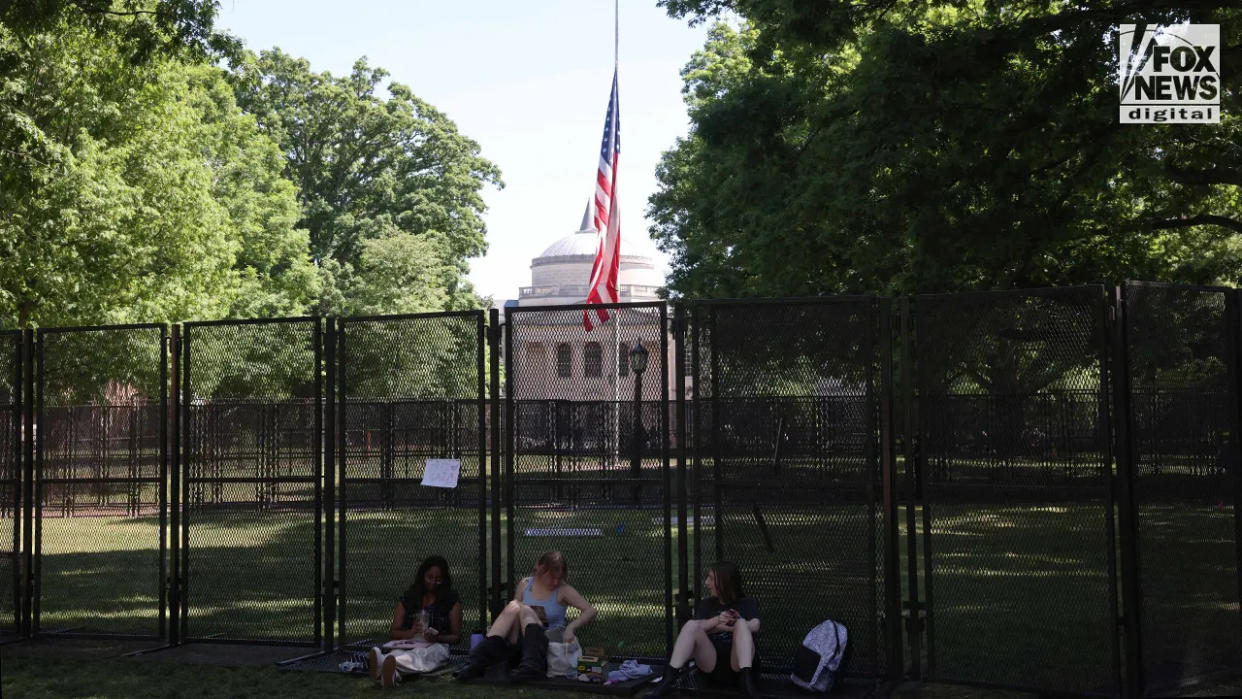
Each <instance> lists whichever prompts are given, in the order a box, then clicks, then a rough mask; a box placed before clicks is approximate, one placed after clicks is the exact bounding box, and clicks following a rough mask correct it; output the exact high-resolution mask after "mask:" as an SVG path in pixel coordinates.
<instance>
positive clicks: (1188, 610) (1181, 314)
mask: <svg viewBox="0 0 1242 699" xmlns="http://www.w3.org/2000/svg"><path fill="white" fill-rule="evenodd" d="M1234 293H1235V292H1233V291H1231V290H1225V289H1207V288H1194V287H1180V286H1165V285H1154V284H1137V283H1132V284H1128V285H1126V287H1125V289H1124V297H1123V298H1124V303H1125V322H1126V328H1125V329H1126V336H1127V346H1128V359H1129V362H1128V367H1127V370H1128V374H1129V380H1130V402H1131V415H1132V423H1131V428H1130V433H1131V435H1132V437H1131V444H1132V449H1133V457H1132V458H1133V460H1134V465H1135V468H1134V471H1133V483H1134V489H1133V491H1134V498H1135V516H1136V519H1137V530H1138V531H1137V541H1138V570H1139V579H1138V580H1139V586H1140V593H1139V599H1140V600H1141V605H1142V620H1141V624H1140V627H1141V629H1142V635H1141V643H1142V656H1143V657H1142V668H1143V672H1144V684H1145V687H1146V690H1147V692H1148V693H1150V694H1160V693H1162V692H1164V691H1167V690H1170V689H1173V688H1176V687H1177V686H1178V685H1181V684H1185V683H1187V682H1191V681H1193V680H1195V679H1199V678H1202V677H1204V676H1207V675H1211V674H1214V673H1218V672H1221V671H1227V670H1230V669H1233V668H1236V666H1237V663H1238V659H1239V658H1242V618H1240V617H1239V606H1238V598H1239V578H1238V555H1239V554H1238V541H1237V528H1236V527H1237V509H1236V502H1237V501H1236V498H1237V492H1238V491H1237V488H1238V445H1237V437H1238V435H1237V430H1238V413H1237V409H1238V406H1237V393H1236V390H1237V384H1236V381H1237V377H1238V373H1237V372H1238V346H1237V344H1236V342H1237V340H1236V333H1237V331H1238V328H1237V323H1238V316H1237V313H1236V309H1235V308H1234V307H1233V299H1232V298H1231V297H1232V295H1233V294H1234Z"/></svg>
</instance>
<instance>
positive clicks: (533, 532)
mask: <svg viewBox="0 0 1242 699" xmlns="http://www.w3.org/2000/svg"><path fill="white" fill-rule="evenodd" d="M523 533H524V534H525V535H526V536H603V535H604V532H603V530H602V529H597V528H595V527H559V528H558V527H539V528H530V529H526V530H525V531H524V532H523Z"/></svg>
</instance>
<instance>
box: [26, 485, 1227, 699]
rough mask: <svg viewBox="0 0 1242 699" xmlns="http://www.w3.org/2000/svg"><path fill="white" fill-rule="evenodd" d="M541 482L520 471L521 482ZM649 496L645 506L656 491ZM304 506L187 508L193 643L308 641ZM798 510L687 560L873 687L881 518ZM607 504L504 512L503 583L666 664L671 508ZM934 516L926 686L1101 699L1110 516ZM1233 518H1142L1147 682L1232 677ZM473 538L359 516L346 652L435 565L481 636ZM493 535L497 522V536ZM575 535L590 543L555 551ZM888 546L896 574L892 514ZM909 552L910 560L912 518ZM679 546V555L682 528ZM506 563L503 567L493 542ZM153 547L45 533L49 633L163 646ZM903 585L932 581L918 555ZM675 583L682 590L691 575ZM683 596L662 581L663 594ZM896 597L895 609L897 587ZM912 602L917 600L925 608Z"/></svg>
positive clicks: (1040, 509) (399, 518) (834, 507)
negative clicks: (448, 576)
mask: <svg viewBox="0 0 1242 699" xmlns="http://www.w3.org/2000/svg"><path fill="white" fill-rule="evenodd" d="M541 463H543V464H544V465H543V468H547V462H546V461H545V462H541ZM646 466H648V467H654V466H655V463H654V462H648V463H647V464H646ZM538 468H540V467H539V466H538V465H537V463H536V462H535V461H532V462H531V463H529V464H524V467H523V473H527V474H529V473H531V472H532V471H531V470H532V469H538ZM229 487H231V488H249V489H253V488H254V486H253V484H245V485H230V486H229ZM617 487H628V486H617ZM645 487H650V488H654V489H655V492H657V493H658V488H659V486H658V485H654V486H645ZM531 492H536V491H531ZM581 492H582V493H589V492H590V489H589V488H587V487H585V486H584V489H583V490H582V491H581ZM225 494H226V495H228V493H225ZM242 494H243V493H242V492H241V490H238V491H237V493H234V495H236V496H237V497H238V498H240V496H241V495H242ZM648 494H649V495H650V493H648ZM310 495H311V490H310V489H309V486H305V485H303V486H293V487H289V488H286V489H284V490H283V491H282V493H281V498H280V499H279V500H278V502H277V505H276V506H274V507H272V508H270V509H267V510H259V509H257V508H256V507H255V506H249V507H246V508H245V509H241V506H236V507H231V508H228V509H222V508H210V507H204V508H195V507H191V508H188V511H187V516H188V518H189V521H190V522H191V531H190V537H189V543H190V549H189V553H188V557H187V558H188V563H189V572H190V580H189V583H188V590H187V591H188V600H187V607H188V610H189V619H188V622H187V630H188V632H189V634H190V636H192V637H203V636H207V637H233V638H259V639H293V640H303V641H310V640H311V639H313V637H314V633H315V627H314V602H315V594H316V590H315V588H314V569H315V568H314V566H315V560H314V550H313V538H314V519H313V512H312V511H311V510H309V509H305V508H303V509H296V508H291V507H289V506H287V505H288V503H291V502H298V501H302V502H305V501H306V500H307V498H309V497H310ZM795 496H798V497H795ZM804 496H805V494H804V493H803V494H798V493H793V492H791V493H790V497H789V498H788V499H782V497H781V496H780V495H779V494H772V493H768V494H764V495H754V494H751V493H748V492H732V491H731V492H730V493H727V494H726V496H725V497H724V499H723V503H722V504H723V509H722V510H721V511H720V512H719V513H717V512H716V511H715V510H714V508H713V507H711V506H710V505H708V504H706V503H705V506H704V508H703V510H702V511H701V512H700V513H699V514H700V517H701V529H700V535H701V536H700V538H699V539H698V540H696V539H695V538H694V537H693V536H692V537H691V538H690V540H689V541H688V542H687V544H688V548H689V549H690V560H691V562H693V561H694V559H695V548H694V547H695V544H696V543H698V544H700V545H701V546H702V550H701V551H699V552H698V553H699V554H700V557H701V559H702V561H703V562H704V563H707V562H710V561H712V560H713V559H714V558H715V557H716V541H717V538H718V537H719V538H720V540H721V543H722V544H723V547H722V548H723V553H724V555H725V557H727V558H730V559H733V560H736V561H738V562H740V563H742V565H743V570H744V572H745V573H746V583H747V592H748V593H749V595H750V596H752V597H754V598H756V599H757V600H758V601H759V605H760V610H761V617H762V619H763V631H762V633H761V636H760V648H761V650H762V652H763V654H764V656H765V658H766V659H767V660H769V662H773V663H782V662H787V661H788V659H789V658H791V657H792V652H793V650H794V648H795V647H796V645H797V644H798V642H799V641H800V640H801V637H802V635H803V634H804V633H805V632H806V630H807V629H809V628H810V627H811V626H812V625H814V624H815V623H817V622H818V621H820V620H822V619H823V618H827V617H832V618H836V619H840V620H843V621H844V622H845V623H846V624H847V625H848V626H849V628H850V629H851V633H852V641H853V643H854V653H855V665H854V668H855V669H856V670H861V671H876V670H881V669H883V659H884V657H885V652H886V648H885V646H884V643H885V639H884V638H883V635H882V630H883V628H884V619H883V617H882V616H881V613H882V610H883V607H882V601H883V594H884V587H883V573H884V571H883V566H882V559H876V562H875V565H874V566H873V565H872V563H871V561H872V549H873V547H874V548H875V550H877V551H881V552H882V551H883V546H884V540H883V530H882V526H881V524H882V523H881V522H880V520H879V519H878V513H873V512H872V511H871V510H870V508H868V507H867V506H866V505H864V504H849V503H848V502H826V503H824V504H820V505H817V506H815V505H810V504H807V498H806V497H804ZM225 499H228V498H225ZM657 500H658V499H657ZM282 502H283V503H285V505H283V506H282V505H281V504H280V503H282ZM528 502H533V500H532V501H528ZM600 502H601V501H600V500H598V499H593V498H591V497H582V498H580V499H579V500H577V501H575V502H574V503H573V504H572V506H571V505H568V504H562V505H560V506H557V505H556V504H555V500H554V499H553V498H548V499H547V500H546V501H544V502H542V503H541V504H539V505H538V506H532V507H519V508H517V509H516V511H515V515H514V516H515V520H514V530H515V533H516V538H515V540H514V542H513V548H514V552H515V553H514V564H515V566H514V567H515V572H516V574H517V576H519V577H521V576H522V575H525V574H527V572H528V571H529V568H530V566H531V564H532V563H533V561H534V559H535V557H536V556H537V555H538V553H539V552H541V551H543V550H545V549H548V548H559V549H561V550H562V551H564V552H565V554H566V557H567V560H568V562H569V566H570V575H569V578H568V579H569V581H570V582H571V583H572V584H574V585H575V586H576V587H577V588H578V589H579V590H580V591H581V592H582V593H583V594H584V595H585V596H586V597H587V598H588V599H589V600H591V601H592V602H593V603H594V604H595V605H596V607H597V608H598V609H599V612H600V615H599V617H598V618H597V620H596V621H595V622H594V623H592V624H591V625H589V626H588V627H586V628H585V629H584V630H583V631H582V632H581V634H580V635H581V637H582V640H583V642H584V644H585V645H591V646H601V647H603V648H604V649H605V650H606V652H608V653H609V654H613V655H618V656H661V655H663V654H664V652H665V647H664V634H665V619H666V609H665V606H664V589H665V570H664V558H663V557H664V552H663V545H664V541H663V523H662V520H661V517H662V515H663V510H662V508H661V507H660V506H658V505H651V506H644V507H616V506H615V498H614V503H613V504H614V506H612V507H606V506H602V505H601V504H600ZM756 503H759V504H758V505H756ZM796 503H802V504H796ZM757 510H758V511H760V515H759V516H758V517H757V516H756V511H757ZM673 512H674V514H675V513H676V508H674V509H673ZM930 514H931V535H932V536H931V547H932V553H933V556H932V572H933V574H934V580H933V592H934V598H933V602H932V606H931V609H930V612H931V614H932V615H933V621H934V632H935V636H934V641H935V646H934V657H930V656H926V653H927V650H928V649H927V648H926V646H925V647H924V649H923V651H924V654H925V657H924V658H923V662H924V667H925V668H926V667H927V662H928V661H929V660H930V661H934V670H935V673H936V676H937V677H940V678H946V679H949V678H951V679H963V680H972V681H984V682H994V683H998V684H1008V685H1026V686H1041V687H1049V688H1056V689H1084V690H1095V689H1107V688H1108V687H1109V686H1110V682H1111V666H1110V663H1111V653H1112V649H1111V646H1110V637H1109V629H1110V623H1111V619H1110V609H1109V606H1108V605H1109V592H1108V590H1109V588H1108V570H1107V546H1108V541H1107V539H1106V537H1105V532H1104V522H1105V513H1104V509H1103V506H1102V504H1100V503H1093V502H1087V501H1080V502H1056V503H1023V504H1020V505H1019V504H1003V503H997V502H995V501H992V502H984V501H979V502H974V503H969V502H967V503H954V504H937V505H933V506H932V508H931V510H930ZM1232 516H1233V512H1232V510H1231V509H1229V508H1227V507H1221V506H1218V505H1216V504H1206V503H1181V504H1174V503H1167V504H1152V505H1147V506H1144V509H1143V510H1142V511H1141V512H1140V519H1141V522H1142V537H1141V540H1140V541H1141V555H1142V561H1143V564H1144V568H1143V571H1144V578H1143V585H1144V588H1143V595H1144V603H1145V610H1146V614H1145V618H1144V623H1145V625H1146V630H1147V632H1148V639H1150V640H1149V642H1148V643H1147V644H1146V646H1145V650H1146V654H1145V661H1146V663H1147V666H1148V668H1149V669H1148V674H1149V677H1153V678H1156V679H1159V680H1160V681H1161V682H1166V683H1167V682H1171V683H1174V684H1175V683H1176V682H1178V681H1180V680H1182V679H1185V678H1189V677H1194V676H1196V675H1197V674H1201V673H1202V672H1207V671H1211V670H1212V669H1213V668H1216V667H1220V666H1223V665H1228V664H1230V663H1236V658H1238V657H1242V650H1240V649H1239V641H1240V639H1239V634H1238V633H1237V623H1236V622H1237V618H1238V604H1237V599H1236V589H1237V588H1236V575H1237V572H1236V571H1235V570H1234V569H1233V568H1232V567H1230V565H1229V564H1230V561H1232V556H1233V555H1234V554H1233V551H1234V549H1233V546H1234V544H1233V534H1232V532H1233V529H1232V527H1233V523H1232ZM759 517H762V520H763V522H762V525H761V524H760V521H759ZM477 518H478V512H477V509H475V508H474V507H471V506H469V504H468V503H467V504H461V503H459V504H452V503H445V502H432V501H429V502H428V503H427V504H426V505H424V506H421V507H408V506H398V507H395V508H393V509H383V508H380V507H375V506H359V507H355V508H354V509H352V510H351V511H350V512H349V513H348V530H347V551H348V557H347V558H346V559H345V561H344V564H343V573H344V592H345V595H346V607H345V610H344V613H345V619H346V623H345V633H344V639H345V640H347V641H354V640H360V639H367V638H372V639H374V638H382V637H383V636H385V635H386V630H387V628H388V624H389V622H390V621H391V618H392V612H393V608H394V606H395V601H396V598H397V597H398V596H399V595H400V594H401V592H402V591H403V590H404V588H405V587H406V586H407V585H408V584H409V583H410V581H411V577H412V576H413V573H414V569H415V567H416V566H417V564H418V562H419V560H421V558H422V557H423V556H425V555H427V554H429V553H441V554H444V555H445V556H447V557H448V558H449V560H450V562H451V564H452V566H453V573H454V577H455V579H456V582H457V588H458V591H459V592H460V593H461V595H462V599H463V604H464V606H465V612H466V614H465V626H466V628H465V630H466V631H470V630H472V629H473V628H476V627H477V625H478V617H479V611H478V609H479V594H480V593H479V591H478V584H477V574H478V571H479V570H480V566H481V565H482V562H480V561H479V560H478V530H477V522H478V519H477ZM717 520H718V522H717ZM507 524H508V522H507V519H506V520H505V521H504V522H502V527H501V531H502V536H504V537H507V535H508V534H507V533H508V526H507ZM574 529H580V530H598V534H596V533H595V532H594V531H591V532H589V534H582V533H579V534H573V535H569V534H565V533H562V534H560V535H557V534H556V533H555V531H556V530H562V531H564V530H574ZM528 530H530V531H528ZM537 530H544V532H543V533H540V532H538V531H537ZM548 530H552V531H553V534H552V535H549V534H548V533H547V531H548ZM901 531H902V535H903V539H902V542H901V560H902V565H903V566H905V565H908V563H909V562H908V561H906V560H905V554H906V548H905V545H906V540H905V538H904V537H905V535H906V534H907V532H906V531H905V517H904V510H902V511H901ZM488 533H489V536H490V527H489V530H488ZM915 533H916V534H917V542H918V544H919V546H920V547H922V546H923V545H924V544H925V543H926V539H925V537H924V531H923V528H922V524H921V517H920V524H919V525H918V526H917V527H916V532H915ZM673 535H674V540H673V541H672V543H671V546H672V550H673V552H674V555H675V554H676V551H677V541H676V538H675V537H676V535H677V528H676V527H673ZM489 544H490V542H489ZM501 544H502V547H501V549H502V551H503V552H505V556H506V557H507V551H508V541H507V538H506V539H504V540H502V542H501ZM157 546H158V518H157V517H155V516H153V515H152V514H144V515H143V516H139V517H126V516H119V515H114V514H108V515H107V516H103V515H96V516H75V517H47V518H45V519H44V520H43V548H42V551H43V557H42V588H41V592H42V595H41V599H40V609H41V627H42V629H43V630H44V631H45V632H46V631H52V630H56V629H71V630H79V631H103V632H112V633H117V632H121V633H145V634H152V635H154V634H156V633H157V632H158V627H157V620H158V610H157V602H158V590H159V579H158V571H159V567H158V563H159V560H158V549H157ZM489 558H490V554H489ZM337 563H338V564H341V561H340V560H339V559H338V561H337ZM915 565H916V566H917V571H918V573H919V575H920V578H921V579H923V580H924V581H925V580H926V573H927V570H926V569H925V561H924V558H923V557H922V555H920V556H919V557H918V558H917V560H916V562H915ZM505 569H507V560H505V561H504V563H503V564H502V570H505ZM688 572H689V574H690V580H691V585H692V587H693V586H694V584H695V582H696V580H697V578H699V577H700V571H697V570H691V571H688ZM678 579H679V576H678V570H677V569H676V566H674V570H673V572H672V580H673V582H674V584H676V583H677V581H678ZM900 584H901V588H902V591H903V593H905V592H906V585H907V577H906V575H905V572H904V570H903V572H902V576H901V580H900ZM921 587H925V582H924V583H923V585H921ZM510 594H511V592H507V593H506V597H508V596H509V595H510ZM920 599H923V600H924V601H925V600H926V590H925V589H921V590H920ZM903 641H904V637H903ZM904 652H905V653H906V654H908V653H909V649H905V651H904Z"/></svg>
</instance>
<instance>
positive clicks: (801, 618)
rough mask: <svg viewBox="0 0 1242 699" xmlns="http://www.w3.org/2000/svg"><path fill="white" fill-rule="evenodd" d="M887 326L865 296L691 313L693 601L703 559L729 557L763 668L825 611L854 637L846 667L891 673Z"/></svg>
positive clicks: (779, 663) (783, 657)
mask: <svg viewBox="0 0 1242 699" xmlns="http://www.w3.org/2000/svg"><path fill="white" fill-rule="evenodd" d="M881 308H883V309H884V312H883V313H881ZM881 322H888V320H887V304H886V303H881V302H880V301H879V300H877V299H872V298H842V299H823V300H779V301H772V302H735V303H734V302H721V303H703V304H695V305H694V306H693V307H692V327H691V330H690V334H691V338H692V344H693V347H694V349H693V351H692V352H691V356H690V361H691V364H692V366H691V369H690V375H691V377H692V380H693V395H694V401H695V407H694V411H693V415H692V416H691V417H692V418H693V420H692V424H693V430H692V436H691V439H692V445H693V449H692V454H693V455H694V456H693V459H692V468H693V473H692V474H691V477H690V481H691V483H692V484H693V486H692V488H691V494H692V495H691V497H692V499H693V503H692V510H693V516H694V532H695V535H694V539H693V541H694V550H693V554H692V558H693V561H694V567H695V570H694V574H695V595H694V596H695V598H696V599H702V598H703V597H704V596H705V595H706V594H708V593H707V592H706V590H705V589H704V588H703V587H702V578H703V577H704V566H706V565H708V564H710V563H711V561H712V560H715V559H727V560H731V561H733V562H735V563H737V564H738V565H739V566H740V567H741V569H742V573H743V579H744V582H745V592H746V595H747V596H749V597H751V598H753V599H755V600H756V602H757V603H758V605H759V611H760V618H761V619H762V621H763V627H762V631H761V633H760V634H759V637H758V642H757V645H758V648H759V651H760V653H761V656H762V658H763V662H764V664H765V665H766V666H767V667H768V668H769V669H779V668H787V667H788V666H789V664H790V663H791V661H792V658H793V655H794V651H795V649H796V648H797V647H798V645H799V644H800V642H801V641H802V637H803V635H804V634H805V633H806V632H807V631H808V630H809V629H810V627H811V626H812V625H814V624H815V623H818V622H819V621H821V620H823V619H826V618H832V619H836V620H839V621H841V622H843V623H844V624H845V625H846V627H847V628H848V629H849V631H850V643H851V645H852V646H853V649H854V650H853V659H852V661H851V664H850V668H849V671H850V672H851V674H859V675H869V676H878V675H882V674H885V673H887V672H888V671H889V668H888V667H887V662H888V646H889V643H890V642H891V639H889V638H888V637H887V632H886V630H885V628H886V626H885V622H886V616H887V615H888V614H893V613H896V611H895V609H896V608H895V604H896V602H897V600H896V599H895V595H887V594H886V592H885V575H886V565H887V561H886V559H889V558H890V557H891V556H892V555H893V553H894V552H893V551H891V550H890V547H891V546H893V545H894V544H895V539H893V538H891V536H890V533H889V532H890V530H889V529H888V526H889V525H891V524H893V523H886V522H885V518H884V507H883V502H884V501H883V496H884V495H885V493H884V492H883V484H882V478H881V470H880V462H879V439H880V435H879V423H878V420H879V390H880V388H879V386H878V383H879V380H880V379H879V375H880V359H881V347H880V333H879V329H880V326H879V323H881ZM885 351H891V350H890V349H888V348H886V349H885ZM889 495H890V496H891V493H890V494H889ZM890 597H891V599H890Z"/></svg>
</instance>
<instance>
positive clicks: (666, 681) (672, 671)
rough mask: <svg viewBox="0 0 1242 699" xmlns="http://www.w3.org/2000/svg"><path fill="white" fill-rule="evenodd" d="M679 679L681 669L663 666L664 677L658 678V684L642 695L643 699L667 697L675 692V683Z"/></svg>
mask: <svg viewBox="0 0 1242 699" xmlns="http://www.w3.org/2000/svg"><path fill="white" fill-rule="evenodd" d="M679 679H681V668H679V667H673V666H672V665H665V666H664V676H663V677H661V678H660V683H659V684H657V685H656V686H655V687H653V688H652V690H651V691H650V692H647V693H646V694H644V695H643V697H644V699H660V697H667V696H669V695H670V694H672V693H673V692H676V691H677V681H678V680H679Z"/></svg>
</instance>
